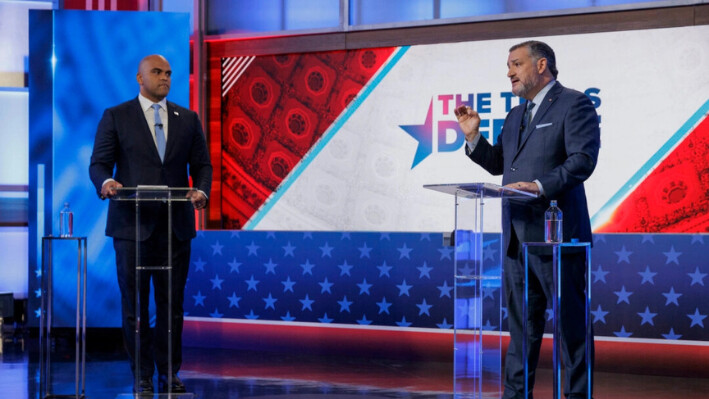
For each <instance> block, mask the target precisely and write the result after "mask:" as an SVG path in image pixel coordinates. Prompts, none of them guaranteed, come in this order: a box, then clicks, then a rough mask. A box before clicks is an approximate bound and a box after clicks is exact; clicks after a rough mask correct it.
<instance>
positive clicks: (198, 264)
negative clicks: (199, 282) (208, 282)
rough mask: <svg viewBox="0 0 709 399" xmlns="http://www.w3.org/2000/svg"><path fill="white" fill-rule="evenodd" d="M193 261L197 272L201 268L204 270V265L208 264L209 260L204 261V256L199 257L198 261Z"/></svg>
mask: <svg viewBox="0 0 709 399" xmlns="http://www.w3.org/2000/svg"><path fill="white" fill-rule="evenodd" d="M192 263H194V267H195V269H194V271H196V272H198V271H200V270H201V271H204V265H206V264H207V262H205V261H203V260H202V258H198V259H197V260H196V261H194V262H192Z"/></svg>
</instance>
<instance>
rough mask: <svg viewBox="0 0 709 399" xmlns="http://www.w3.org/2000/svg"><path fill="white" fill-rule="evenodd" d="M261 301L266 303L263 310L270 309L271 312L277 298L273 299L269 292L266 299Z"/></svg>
mask: <svg viewBox="0 0 709 399" xmlns="http://www.w3.org/2000/svg"><path fill="white" fill-rule="evenodd" d="M263 301H264V302H266V306H265V307H264V309H268V308H271V309H273V310H276V306H275V304H276V301H278V298H274V297H273V296H272V295H271V293H270V292H269V293H268V297H267V298H263Z"/></svg>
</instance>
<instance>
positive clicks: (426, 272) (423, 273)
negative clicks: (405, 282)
mask: <svg viewBox="0 0 709 399" xmlns="http://www.w3.org/2000/svg"><path fill="white" fill-rule="evenodd" d="M417 269H418V270H419V271H420V272H421V274H419V278H423V276H426V277H428V278H429V279H430V278H431V275H430V274H429V272H430V271H431V270H433V268H432V267H430V266H428V265H427V264H426V261H424V262H423V266H421V267H417Z"/></svg>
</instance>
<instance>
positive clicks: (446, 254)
mask: <svg viewBox="0 0 709 399" xmlns="http://www.w3.org/2000/svg"><path fill="white" fill-rule="evenodd" d="M453 251H454V249H453V248H450V247H444V248H438V252H440V253H441V258H440V259H439V260H443V259H449V260H453V258H452V257H451V255H452V254H453Z"/></svg>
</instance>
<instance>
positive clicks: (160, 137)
mask: <svg viewBox="0 0 709 399" xmlns="http://www.w3.org/2000/svg"><path fill="white" fill-rule="evenodd" d="M152 108H153V109H154V110H155V141H156V142H157V144H158V154H160V160H161V161H163V160H164V159H165V130H163V126H162V119H160V104H153V105H152Z"/></svg>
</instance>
